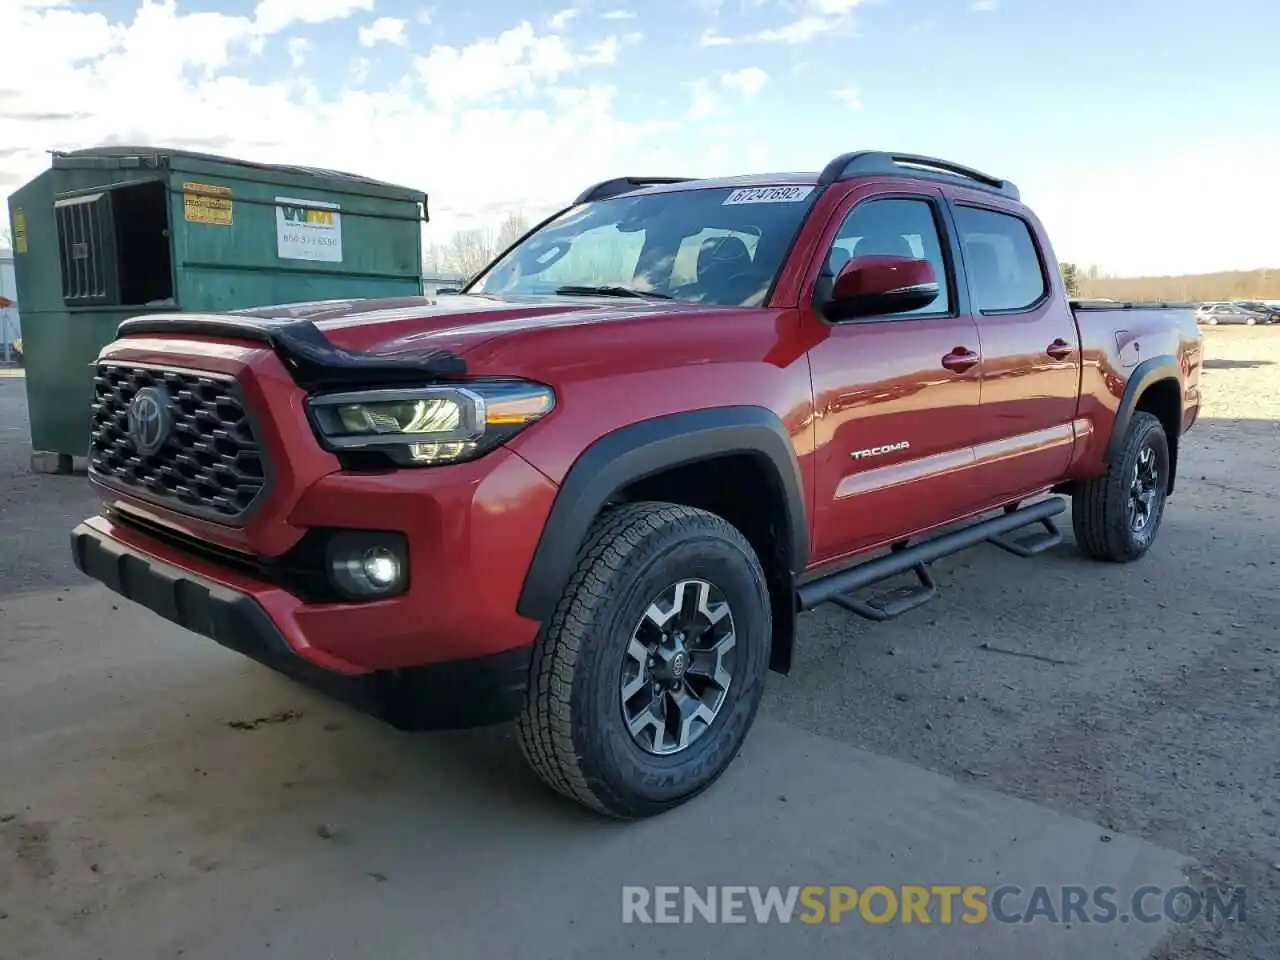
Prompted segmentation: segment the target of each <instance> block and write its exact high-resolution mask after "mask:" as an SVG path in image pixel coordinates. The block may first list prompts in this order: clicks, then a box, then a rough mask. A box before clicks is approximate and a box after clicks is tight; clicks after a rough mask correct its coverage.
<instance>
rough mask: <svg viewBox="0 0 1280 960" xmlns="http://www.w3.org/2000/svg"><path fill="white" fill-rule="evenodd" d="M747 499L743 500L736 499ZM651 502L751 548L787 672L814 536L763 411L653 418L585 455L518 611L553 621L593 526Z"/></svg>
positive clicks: (784, 446)
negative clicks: (626, 506)
mask: <svg viewBox="0 0 1280 960" xmlns="http://www.w3.org/2000/svg"><path fill="white" fill-rule="evenodd" d="M744 471H745V472H744ZM729 478H731V480H730V482H725V481H726V479H729ZM746 491H749V494H748V495H747V496H746V497H742V496H737V497H735V496H734V494H739V495H740V494H742V493H743V492H746ZM646 499H652V500H665V501H668V502H674V503H681V504H683V505H685V506H693V507H701V508H704V509H709V510H711V512H713V513H717V514H718V515H720V516H723V517H724V519H726V520H728V521H729V522H731V523H733V524H734V525H735V526H737V527H738V528H739V529H740V530H741V532H742V533H743V535H744V536H746V538H747V539H748V541H750V542H751V544H752V546H753V548H755V550H756V552H757V554H758V555H759V556H760V561H761V564H762V565H763V566H764V568H765V573H766V576H767V577H768V579H769V593H770V597H771V599H772V608H773V609H772V612H773V618H774V639H773V648H772V651H771V655H770V664H769V666H770V668H771V669H773V670H775V671H779V672H783V673H785V672H787V671H788V670H789V669H790V661H791V647H792V641H793V639H794V634H795V617H796V609H795V593H794V583H795V578H796V576H798V575H799V573H800V572H801V571H802V570H803V569H804V567H805V565H806V563H807V560H808V551H809V535H808V526H807V519H806V513H805V504H804V495H803V485H802V482H801V474H800V467H799V463H798V461H797V459H796V455H795V450H794V448H793V446H792V443H791V437H790V434H789V433H788V432H787V430H786V428H785V426H784V425H783V423H782V421H781V420H780V419H779V418H778V416H777V414H775V413H774V412H773V411H771V410H768V409H766V408H764V407H756V406H733V407H714V408H710V409H706V410H695V411H688V412H684V413H676V414H669V415H665V416H660V417H654V418H652V419H648V420H643V421H640V422H639V423H634V424H630V425H628V426H625V427H621V428H619V429H617V430H614V431H612V432H611V433H607V434H605V435H604V436H603V437H600V438H599V439H598V440H596V441H595V442H593V443H592V444H591V445H590V446H588V447H587V448H586V449H585V450H584V451H583V452H582V454H581V455H580V456H579V457H578V459H577V460H576V461H574V464H573V466H572V467H570V469H569V472H568V474H566V476H565V478H564V481H563V483H561V485H560V490H559V492H558V493H557V494H556V498H555V502H554V503H553V505H552V508H551V513H550V514H549V516H548V517H547V522H546V524H545V525H544V527H543V531H542V536H541V537H540V538H539V540H538V546H537V548H536V549H535V551H534V555H533V560H532V562H531V563H530V565H529V570H528V572H527V573H526V575H525V582H524V586H523V588H522V589H521V592H520V597H519V600H518V602H517V605H516V610H517V612H518V613H519V614H520V615H521V616H524V617H528V618H530V619H532V620H538V621H540V622H543V623H545V622H546V621H547V620H549V619H550V617H551V615H552V613H553V611H554V610H555V607H556V604H557V603H558V602H559V600H560V596H561V594H562V593H563V592H564V589H565V586H566V585H567V584H568V582H569V577H570V576H571V574H572V572H573V568H574V566H575V565H576V563H577V560H578V553H579V549H580V547H581V545H582V543H583V542H584V540H585V539H586V536H587V532H588V530H589V528H590V526H591V524H592V523H593V522H594V520H595V518H596V517H597V516H598V515H599V514H600V512H601V511H602V510H604V509H605V508H606V507H608V506H610V505H611V504H615V503H622V502H628V501H633V500H646ZM762 499H763V501H764V502H763V503H761V502H760V501H761V500H762ZM761 508H763V509H761ZM726 514H728V515H726Z"/></svg>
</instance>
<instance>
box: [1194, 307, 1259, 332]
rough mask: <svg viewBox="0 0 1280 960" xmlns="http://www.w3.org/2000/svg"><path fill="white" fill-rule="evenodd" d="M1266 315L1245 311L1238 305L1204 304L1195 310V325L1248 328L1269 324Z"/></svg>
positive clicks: (1254, 311)
mask: <svg viewBox="0 0 1280 960" xmlns="http://www.w3.org/2000/svg"><path fill="white" fill-rule="evenodd" d="M1269 322H1271V321H1270V318H1269V317H1268V316H1267V315H1266V314H1262V313H1258V312H1257V311H1256V310H1247V309H1245V308H1244V307H1242V306H1240V305H1239V304H1238V303H1205V304H1201V306H1200V308H1199V309H1198V310H1196V323H1204V324H1208V325H1209V326H1211V327H1216V326H1217V325H1218V324H1220V323H1243V324H1246V325H1248V326H1250V327H1252V326H1256V325H1257V324H1259V323H1269Z"/></svg>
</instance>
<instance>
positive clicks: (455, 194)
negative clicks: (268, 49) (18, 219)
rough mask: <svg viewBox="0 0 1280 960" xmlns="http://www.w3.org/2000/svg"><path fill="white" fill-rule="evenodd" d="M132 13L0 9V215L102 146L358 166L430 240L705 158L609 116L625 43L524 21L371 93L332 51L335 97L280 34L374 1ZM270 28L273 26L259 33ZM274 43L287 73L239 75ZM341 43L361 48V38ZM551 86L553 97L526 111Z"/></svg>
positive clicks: (147, 6) (440, 54)
mask: <svg viewBox="0 0 1280 960" xmlns="http://www.w3.org/2000/svg"><path fill="white" fill-rule="evenodd" d="M133 3H134V4H135V5H136V9H137V13H136V14H135V13H134V11H133V10H129V11H127V12H126V13H125V14H123V15H120V14H117V15H115V16H114V17H111V16H107V15H105V14H104V13H102V12H96V11H89V10H85V9H83V8H81V7H80V6H74V7H70V8H58V7H54V6H50V5H49V4H48V3H47V2H44V0H41V2H40V3H39V4H37V3H33V2H32V0H0V36H3V37H4V38H5V47H6V52H5V55H4V56H3V57H0V145H2V146H3V147H4V149H0V221H4V220H7V206H6V205H5V203H4V199H3V198H4V196H5V195H6V194H7V193H8V192H9V191H10V190H12V189H13V188H15V187H17V186H18V185H19V184H21V183H24V182H26V181H28V180H29V179H31V178H32V177H34V176H36V175H37V174H39V173H41V172H42V171H43V170H45V169H47V168H48V165H49V157H48V155H47V153H46V151H47V150H74V149H78V148H82V147H89V146H95V145H99V144H104V143H144V144H154V145H156V146H159V147H166V146H167V147H171V148H175V149H182V148H187V149H196V150H203V151H207V152H212V153H219V154H224V155H226V156H232V157H240V158H243V159H246V160H257V161H263V162H269V163H270V162H277V163H296V164H303V165H307V166H316V167H328V168H332V169H338V170H351V171H355V172H358V173H361V174H365V175H367V176H371V177H376V178H379V179H384V180H387V181H390V182H393V183H403V184H406V185H408V186H414V187H419V188H422V189H425V190H427V191H428V193H429V195H430V197H431V202H430V211H431V215H432V221H433V222H432V224H431V225H430V226H429V227H428V228H427V229H428V233H429V235H430V236H434V237H440V236H441V235H442V233H441V232H442V231H443V232H444V233H447V232H448V231H450V230H451V229H454V228H457V227H462V226H470V225H477V224H478V223H480V222H491V221H493V220H499V221H500V220H501V217H502V215H503V211H504V209H505V206H506V205H512V206H523V207H524V209H525V210H526V211H528V212H529V213H530V214H531V215H532V214H534V213H537V212H539V211H545V210H547V209H548V208H550V207H554V206H556V205H559V204H562V203H563V202H565V201H567V200H569V199H572V197H573V196H575V195H576V194H577V193H578V192H579V191H580V190H581V189H582V188H583V186H585V185H586V184H587V183H591V182H594V181H598V180H602V179H605V178H607V177H610V176H616V175H617V174H618V172H619V171H620V170H625V169H633V168H640V167H644V168H646V169H648V163H647V162H646V159H645V158H646V157H656V156H660V155H661V150H662V149H663V148H664V147H665V145H666V144H669V143H679V144H681V146H680V153H681V155H686V154H688V153H689V151H690V150H693V151H697V150H698V146H697V144H698V141H697V140H693V141H692V143H693V144H694V146H692V147H690V146H688V145H689V144H690V142H691V140H690V138H691V137H699V136H700V133H699V131H698V130H697V128H696V127H695V128H694V129H692V130H691V131H689V132H688V133H684V134H682V133H680V129H679V128H680V124H681V123H682V122H683V121H680V120H673V119H667V118H664V119H661V120H659V119H648V118H641V119H636V120H628V119H622V118H620V117H619V116H618V106H617V103H616V96H615V91H614V89H613V87H612V86H610V85H609V84H608V83H607V82H601V81H607V76H606V75H605V74H604V73H603V71H606V70H608V69H609V67H608V65H609V64H612V63H614V62H615V61H616V60H617V59H618V58H620V57H622V56H624V55H625V52H626V50H627V49H629V48H628V47H627V40H626V39H625V38H623V39H619V40H615V39H612V38H608V37H605V38H599V37H597V38H594V39H595V40H596V41H597V42H596V43H594V44H592V45H588V46H583V45H580V44H577V43H571V42H569V41H567V40H566V39H564V38H561V37H555V36H548V35H544V34H541V33H539V32H537V31H535V30H534V28H533V27H532V26H530V25H529V24H527V23H521V24H518V25H516V26H514V27H513V28H512V29H510V30H505V31H502V32H501V33H499V34H498V35H496V36H493V37H490V38H487V39H482V40H477V41H476V42H473V43H468V44H458V45H456V46H436V47H428V48H424V49H422V50H421V55H420V56H419V57H418V58H416V60H415V61H414V63H413V65H412V66H411V67H410V68H408V69H407V70H406V72H405V74H404V75H403V76H401V77H399V78H395V79H393V80H391V81H390V82H386V83H380V84H379V86H378V87H371V86H370V84H371V83H372V82H373V81H372V80H371V79H370V78H371V77H372V74H371V73H369V62H368V60H366V59H354V58H353V59H351V60H344V59H342V58H340V57H338V58H332V57H331V58H330V59H329V60H327V61H326V63H325V66H324V70H325V75H326V78H327V79H329V80H330V81H331V83H336V84H337V89H333V88H332V87H327V88H321V87H319V86H317V85H316V83H315V82H314V81H313V80H311V79H310V78H309V77H308V76H306V74H305V73H304V72H303V71H298V70H293V69H291V68H290V66H289V65H290V63H291V62H297V61H298V59H299V58H302V57H305V56H306V55H308V53H309V55H310V66H309V69H310V70H316V69H318V67H316V66H315V57H316V52H317V50H318V49H319V48H318V47H317V46H315V44H314V41H313V42H312V46H311V49H310V50H309V51H308V49H307V48H306V47H305V46H304V45H303V44H302V43H301V42H298V41H301V40H302V39H303V38H302V37H299V36H297V35H296V31H295V32H291V33H286V34H283V35H281V34H282V31H284V30H286V29H288V27H289V26H293V27H295V28H296V27H297V26H298V25H299V24H302V23H307V22H315V21H316V20H318V19H323V18H324V17H326V16H327V17H332V18H340V17H341V16H342V14H343V13H350V12H351V11H353V10H354V11H359V10H361V9H362V8H365V7H368V6H371V5H372V4H371V3H365V2H362V0H342V2H337V0H308V3H307V4H306V5H305V6H304V5H303V4H284V3H280V2H278V0H275V2H273V0H267V2H264V3H262V4H260V5H259V6H258V7H257V8H256V10H255V11H246V13H245V14H244V15H243V16H228V15H221V14H216V13H186V12H184V11H185V10H186V9H187V0H183V2H181V3H179V4H174V3H172V2H161V3H156V2H145V0H133ZM410 10H412V7H410ZM260 15H261V16H260ZM406 15H407V16H412V13H411V12H410V13H408V14H406ZM263 23H267V24H269V25H272V26H273V27H275V28H277V29H276V30H275V31H274V32H273V33H264V32H263V27H262V24H263ZM277 36H278V42H279V44H280V54H279V58H278V60H279V61H280V62H273V63H272V64H271V65H270V69H271V70H272V71H274V72H276V73H277V74H282V75H280V76H279V78H278V79H249V77H251V76H252V77H257V76H259V73H260V72H259V70H258V64H256V63H254V62H253V60H252V59H251V57H252V54H253V42H254V40H255V38H266V39H271V38H273V37H277ZM351 41H352V42H351V44H350V47H351V49H354V50H359V49H360V48H359V47H357V46H356V44H355V42H354V41H355V35H354V31H353V33H352V35H351ZM286 50H287V51H288V54H287V55H286ZM303 62H304V63H307V61H305V60H304V61H303ZM250 71H252V72H250ZM267 76H269V75H267ZM552 87H556V88H558V89H557V90H556V92H555V93H553V94H549V96H551V98H552V99H551V100H549V101H545V100H542V99H530V98H533V97H538V98H540V97H542V96H543V95H544V94H548V90H549V89H550V88H552ZM329 131H341V136H331V135H328V132H329ZM694 155H695V156H696V153H695V154H694ZM512 156H517V157H519V163H518V164H515V165H513V164H512V163H511V160H510V158H511V157H512ZM685 165H687V157H686V163H685ZM484 218H489V221H485V220H484Z"/></svg>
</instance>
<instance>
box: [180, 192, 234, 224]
mask: <svg viewBox="0 0 1280 960" xmlns="http://www.w3.org/2000/svg"><path fill="white" fill-rule="evenodd" d="M182 212H183V216H185V217H186V220H187V222H188V223H212V224H214V225H216V226H219V227H229V226H231V218H232V212H231V188H230V187H216V186H212V185H210V184H207V183H184V184H183V185H182Z"/></svg>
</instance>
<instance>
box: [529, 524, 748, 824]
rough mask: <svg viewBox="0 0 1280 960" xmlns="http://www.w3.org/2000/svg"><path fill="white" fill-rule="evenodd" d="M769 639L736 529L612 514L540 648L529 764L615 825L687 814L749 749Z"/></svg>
mask: <svg viewBox="0 0 1280 960" xmlns="http://www.w3.org/2000/svg"><path fill="white" fill-rule="evenodd" d="M771 635H772V621H771V616H770V606H769V595H768V590H767V587H766V584H765V577H764V572H763V570H762V569H761V567H760V562H759V560H758V559H757V557H756V555H755V552H754V551H753V550H752V549H751V546H750V544H749V543H747V541H746V539H745V538H744V537H743V536H742V534H741V533H739V532H738V530H737V529H736V528H735V527H733V526H732V525H731V524H729V523H728V522H726V521H725V520H723V519H721V518H720V517H717V516H715V515H714V514H710V513H707V512H705V511H702V510H695V509H692V508H690V507H683V506H677V505H673V504H660V503H641V504H631V505H627V506H623V507H620V508H617V509H614V510H610V511H608V512H606V513H605V514H603V515H602V516H601V517H600V518H599V519H598V520H597V521H596V522H595V524H594V525H593V527H592V529H591V532H590V534H589V535H588V538H587V542H586V543H585V544H584V546H583V549H582V552H581V554H580V555H579V562H578V566H577V568H576V569H575V571H574V573H573V576H572V577H571V578H570V581H569V585H568V587H567V589H566V590H565V593H564V596H563V597H562V598H561V600H560V603H559V605H558V607H557V609H556V611H555V614H554V615H553V617H552V618H551V620H550V622H549V623H548V624H547V626H546V627H545V628H544V630H543V631H542V633H541V634H540V635H539V638H538V640H537V642H536V645H535V649H534V656H533V664H532V667H531V676H530V683H529V693H528V696H527V700H526V704H525V708H524V710H523V711H522V713H521V716H520V720H519V735H520V743H521V747H522V749H523V751H524V754H525V757H526V759H527V760H528V761H529V763H530V765H531V766H532V767H533V769H534V770H535V771H536V772H537V773H538V775H539V776H540V777H542V779H543V780H545V781H546V782H547V783H548V784H549V785H550V786H552V787H553V788H555V789H556V790H558V791H559V792H560V793H562V794H564V795H565V796H567V797H569V798H571V799H573V800H575V801H577V802H578V803H580V804H583V805H584V806H587V807H590V808H592V809H594V810H597V811H599V812H601V813H605V814H609V815H611V816H615V817H622V818H638V817H646V816H652V815H654V814H658V813H661V812H663V811H665V810H669V809H671V808H672V807H675V806H678V805H680V804H682V803H685V802H686V801H688V800H690V799H692V798H693V797H695V796H696V795H697V794H699V793H701V792H702V791H703V790H705V789H706V788H707V787H709V786H711V784H712V783H714V782H715V781H716V780H717V779H718V778H719V777H720V775H721V774H722V773H723V772H724V770H725V769H726V768H727V767H728V765H729V764H730V762H731V761H732V760H733V758H734V757H735V756H736V755H737V753H738V750H739V748H740V747H741V746H742V742H743V740H744V739H745V738H746V735H747V732H748V730H749V729H750V727H751V725H752V723H753V721H754V719H755V714H756V710H757V708H758V707H759V704H760V698H761V695H762V693H763V689H764V680H765V676H766V673H767V670H768V659H769V643H770V639H771Z"/></svg>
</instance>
